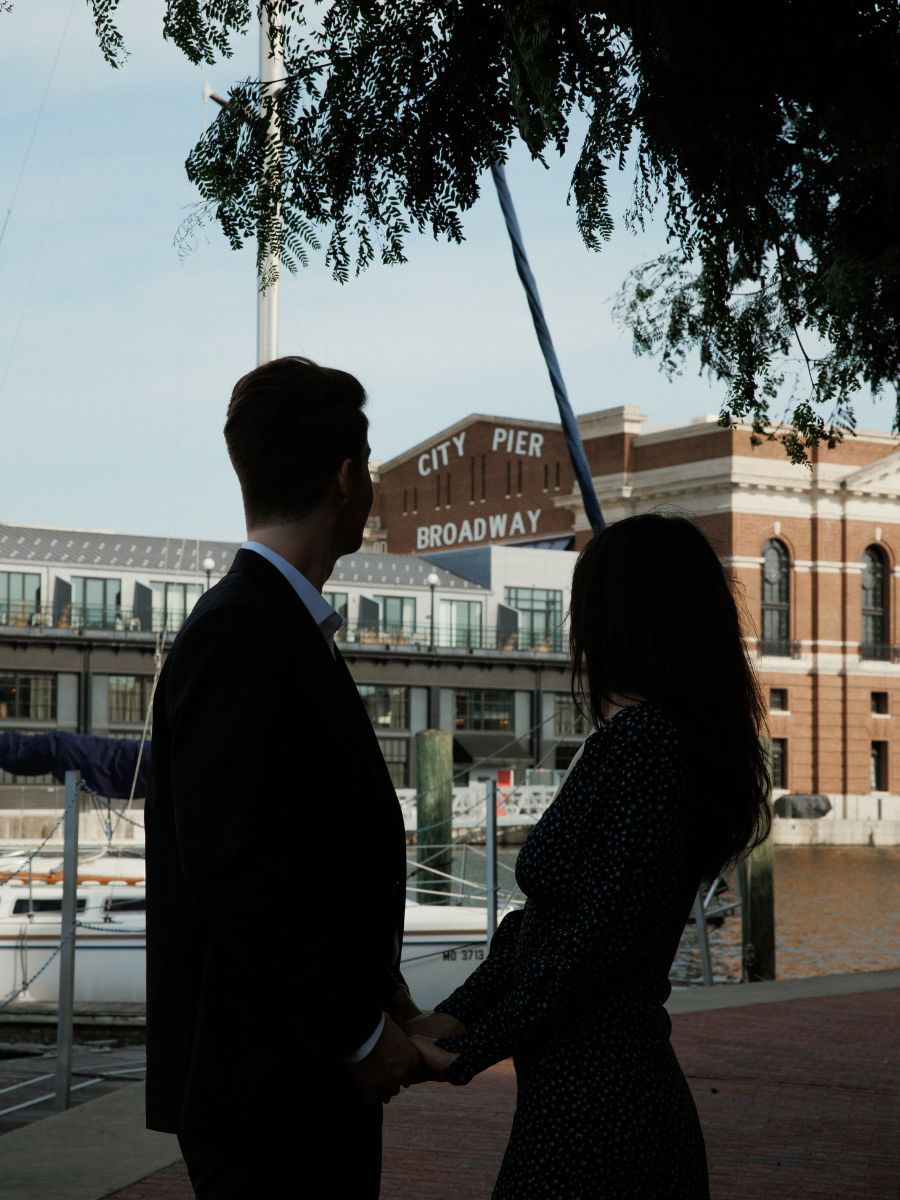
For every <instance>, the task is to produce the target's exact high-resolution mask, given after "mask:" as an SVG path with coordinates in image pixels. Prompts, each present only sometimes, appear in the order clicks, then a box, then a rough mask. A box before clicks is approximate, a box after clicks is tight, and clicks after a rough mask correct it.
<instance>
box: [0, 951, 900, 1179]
mask: <svg viewBox="0 0 900 1200" xmlns="http://www.w3.org/2000/svg"><path fill="white" fill-rule="evenodd" d="M669 1010H670V1012H671V1013H672V1022H673V1033H672V1039H673V1043H674V1046H675V1049H676V1051H677V1054H678V1057H679V1059H680V1061H681V1064H682V1067H683V1068H684V1071H685V1074H686V1076H687V1078H688V1081H689V1083H690V1086H691V1090H692V1092H693V1095H694V1098H695V1101H696V1103H697V1108H698V1111H699V1113H700V1120H701V1122H702V1125H703V1130H704V1134H705V1137H706V1144H707V1152H708V1157H709V1167H710V1187H711V1197H712V1200H763V1198H765V1200H772V1198H773V1197H778V1198H782V1197H791V1200H813V1198H814V1197H815V1198H819V1200H826V1198H827V1200H863V1198H865V1200H897V1197H898V1195H900V970H889V971H873V972H860V973H854V974H851V975H830V976H820V977H816V978H810V979H798V980H785V981H783V982H774V983H759V984H741V985H730V986H729V985H724V986H719V987H715V988H703V989H700V988H698V989H689V990H685V991H680V992H676V993H674V994H673V996H672V999H671V1000H670V1003H669ZM142 1102H143V1095H142V1088H141V1087H140V1085H134V1084H130V1085H127V1086H122V1087H119V1088H118V1089H117V1090H116V1091H115V1093H113V1094H110V1095H105V1096H101V1097H100V1098H99V1099H97V1100H91V1101H87V1102H85V1103H82V1104H80V1105H79V1106H78V1107H77V1108H74V1109H72V1110H70V1111H69V1112H68V1113H63V1114H59V1115H55V1116H48V1117H45V1118H44V1119H43V1120H40V1121H35V1122H32V1123H31V1124H30V1125H27V1126H23V1127H22V1128H20V1129H17V1130H15V1131H14V1132H12V1133H8V1134H6V1135H5V1136H3V1137H2V1138H0V1154H2V1160H3V1176H4V1185H5V1186H6V1187H8V1188H10V1192H9V1194H10V1195H15V1196H16V1197H17V1200H100V1198H101V1197H106V1198H110V1200H192V1196H193V1193H192V1191H191V1188H190V1184H189V1182H188V1179H187V1173H186V1171H185V1168H184V1165H183V1163H182V1162H181V1160H180V1158H179V1155H178V1147H177V1143H176V1142H175V1139H174V1138H170V1137H168V1136H167V1135H163V1134H153V1133H149V1132H147V1131H146V1130H145V1129H143V1108H142ZM514 1106H515V1074H514V1071H513V1069H512V1064H511V1063H509V1062H504V1063H500V1064H498V1065H497V1066H495V1067H493V1068H492V1069H491V1070H489V1071H486V1072H484V1073H483V1074H482V1075H480V1076H478V1077H477V1078H476V1079H475V1080H473V1081H472V1083H471V1084H470V1085H469V1086H468V1087H466V1088H452V1087H450V1086H448V1085H446V1084H433V1083H432V1084H424V1085H422V1086H420V1087H417V1088H411V1089H409V1090H408V1091H405V1092H403V1093H401V1095H400V1096H398V1097H396V1098H395V1099H394V1100H393V1101H392V1102H391V1104H390V1105H389V1106H388V1108H387V1110H386V1113H385V1138H384V1141H385V1154H384V1173H383V1185H382V1192H381V1195H382V1200H489V1197H490V1194H491V1187H492V1184H493V1180H494V1178H495V1175H496V1172H497V1169H498V1167H499V1164H500V1160H501V1158H502V1155H503V1149H504V1145H505V1141H506V1137H507V1135H508V1132H509V1127H510V1123H511V1120H512V1114H513V1109H514ZM664 1200H666V1198H664ZM671 1200H676V1198H674V1197H673V1198H671Z"/></svg>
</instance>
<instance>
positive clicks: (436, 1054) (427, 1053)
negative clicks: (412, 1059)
mask: <svg viewBox="0 0 900 1200" xmlns="http://www.w3.org/2000/svg"><path fill="white" fill-rule="evenodd" d="M435 1015H440V1014H435ZM457 1024H458V1022H457ZM410 1040H411V1041H412V1044H413V1045H414V1046H415V1048H416V1049H417V1050H418V1052H419V1053H420V1054H421V1056H422V1061H423V1062H424V1063H425V1066H426V1068H427V1071H428V1078H429V1079H437V1080H439V1081H440V1082H444V1081H445V1080H446V1078H447V1069H448V1068H449V1067H451V1066H452V1065H453V1063H455V1062H456V1060H457V1059H458V1058H459V1055H458V1054H453V1053H451V1051H449V1050H442V1049H441V1047H440V1046H438V1045H437V1044H436V1043H435V1041H434V1039H433V1038H430V1037H422V1036H421V1035H420V1034H413V1036H412V1038H411V1039H410Z"/></svg>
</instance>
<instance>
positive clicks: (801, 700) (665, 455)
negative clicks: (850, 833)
mask: <svg viewBox="0 0 900 1200" xmlns="http://www.w3.org/2000/svg"><path fill="white" fill-rule="evenodd" d="M578 423H579V427H580V431H581V435H582V438H583V441H584V447H585V453H586V456H587V459H588V463H589V465H590V468H591V473H592V476H593V480H594V486H595V488H596V490H597V494H598V496H599V498H600V501H601V504H602V506H603V510H604V514H605V516H606V519H607V520H609V521H615V520H618V519H620V518H622V517H625V516H629V515H631V514H635V513H643V512H651V511H655V510H658V511H673V510H674V511H681V512H683V513H685V514H686V515H689V516H691V517H693V518H694V519H696V521H697V523H698V524H699V525H700V526H701V528H702V529H703V530H704V532H705V533H706V534H707V536H708V537H709V538H710V540H711V541H712V543H713V545H714V546H715V548H716V550H717V552H718V554H719V555H720V557H721V559H722V561H723V563H724V564H725V565H726V566H727V567H728V568H729V569H730V570H731V571H732V572H733V573H734V575H735V577H736V579H737V582H738V587H739V593H740V595H741V597H742V603H743V607H744V617H745V628H746V636H747V639H748V645H749V648H750V650H751V652H752V653H753V654H754V656H755V658H756V662H757V666H758V669H759V672H760V677H761V680H762V683H763V687H764V690H765V695H766V698H767V700H768V702H769V710H770V711H769V723H770V730H771V734H772V750H773V767H774V777H775V783H776V787H777V788H779V789H780V790H784V791H789V792H792V793H805V794H810V793H812V794H819V795H825V796H827V797H828V798H829V800H830V802H831V804H832V805H833V811H834V813H835V814H836V815H837V816H838V817H839V818H840V819H841V820H847V821H860V822H862V823H863V825H860V828H861V829H862V828H863V827H865V828H866V829H869V825H868V823H870V822H879V821H884V822H888V821H889V822H892V823H896V822H897V821H898V820H900V799H898V793H900V737H898V733H897V721H898V719H900V592H898V575H900V450H898V447H900V442H898V439H897V437H895V436H893V435H891V434H887V433H880V432H858V433H857V434H856V435H855V436H847V437H846V438H845V439H844V440H843V441H842V442H841V443H839V444H838V445H837V446H835V447H834V448H833V449H828V448H827V447H824V446H823V447H820V448H818V449H816V450H814V451H812V452H811V455H810V462H809V464H808V465H807V466H797V465H794V464H792V463H790V462H789V461H788V459H787V457H786V455H785V452H784V448H783V447H782V445H781V444H779V443H778V442H772V441H763V442H762V443H761V444H754V438H753V436H752V430H751V429H750V427H749V426H737V427H736V428H734V429H727V428H722V427H721V426H720V425H719V424H718V421H717V420H716V418H715V417H701V418H698V419H696V420H694V421H691V422H689V423H688V424H686V425H682V426H678V427H675V428H654V427H652V426H651V425H650V424H649V423H648V422H647V419H646V417H645V415H644V414H643V413H642V412H641V411H640V409H638V408H636V407H633V406H625V407H618V408H610V409H606V410H603V411H599V412H592V413H587V414H585V415H582V416H580V417H579V418H578ZM375 512H376V515H377V521H378V527H379V537H380V538H381V539H382V541H383V544H384V545H385V546H386V547H387V548H388V549H389V550H395V551H401V550H402V551H404V552H417V553H420V554H425V555H428V556H429V557H430V558H432V559H433V560H434V561H440V562H443V563H445V564H446V565H447V566H448V567H450V565H451V563H453V562H465V561H466V557H467V554H466V553H464V551H466V552H467V551H469V550H470V548H471V547H477V546H485V545H490V544H493V545H517V546H520V547H526V546H535V545H538V546H557V547H562V546H564V547H567V548H574V549H576V550H577V549H579V548H580V547H581V546H582V545H584V543H585V542H586V541H587V539H588V538H589V537H590V530H589V527H588V522H587V519H586V517H585V513H584V508H583V506H582V504H581V501H580V496H579V494H578V492H577V489H576V488H575V485H574V480H573V475H572V471H571V468H570V467H569V465H568V462H567V458H566V453H565V447H564V444H563V439H562V434H561V431H560V430H559V427H558V426H556V427H550V426H545V425H542V424H540V423H535V422H529V421H524V420H519V419H513V418H507V417H502V416H486V415H483V414H473V415H472V416H470V417H467V418H465V419H464V420H462V421H459V422H457V423H456V424H455V425H453V426H451V427H449V428H448V429H444V430H441V431H440V432H438V433H436V434H435V436H434V437H433V438H431V439H429V440H427V441H424V442H422V443H420V444H419V445H417V446H414V447H412V449H410V450H409V451H407V452H405V453H404V454H401V455H398V456H397V457H395V458H394V459H392V460H390V461H389V462H386V463H384V464H383V465H382V466H381V468H380V471H379V481H378V488H377V493H376V507H375ZM451 569H453V568H452V567H451ZM660 586H663V587H664V586H665V581H664V580H660ZM879 828H884V826H879ZM823 829H824V826H823ZM898 831H900V826H898ZM795 832H796V836H797V837H798V838H802V839H805V838H806V837H807V836H808V830H806V829H805V828H801V827H800V825H797V826H796V829H795ZM784 836H787V833H785V834H784ZM891 836H893V835H891Z"/></svg>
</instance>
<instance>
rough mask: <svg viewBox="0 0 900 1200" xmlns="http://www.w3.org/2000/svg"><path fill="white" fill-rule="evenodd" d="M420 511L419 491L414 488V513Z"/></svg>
mask: <svg viewBox="0 0 900 1200" xmlns="http://www.w3.org/2000/svg"><path fill="white" fill-rule="evenodd" d="M418 511H419V489H418V488H417V487H414V488H413V512H418Z"/></svg>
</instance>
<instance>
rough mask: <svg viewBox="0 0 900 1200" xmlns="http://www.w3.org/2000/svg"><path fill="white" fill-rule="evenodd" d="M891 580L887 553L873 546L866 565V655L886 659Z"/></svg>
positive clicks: (864, 653)
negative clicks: (888, 580)
mask: <svg viewBox="0 0 900 1200" xmlns="http://www.w3.org/2000/svg"><path fill="white" fill-rule="evenodd" d="M887 579H888V572H887V570H886V562H885V557H884V553H883V552H882V550H881V549H880V548H879V547H878V546H869V547H868V548H867V549H866V551H865V553H864V554H863V561H862V643H863V644H862V655H863V657H864V658H886V657H887V654H886V646H885V643H886V642H887V640H888V638H887V627H888V626H887V598H888V597H887Z"/></svg>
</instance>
